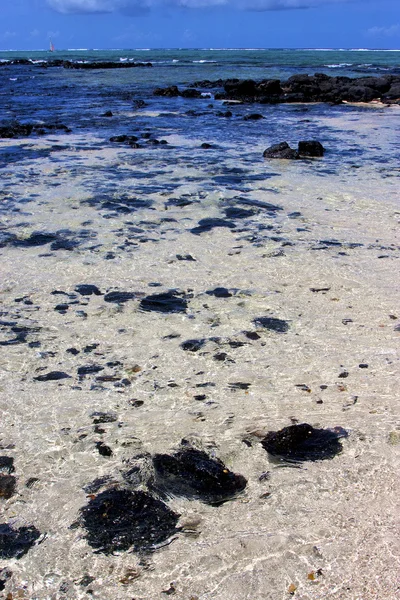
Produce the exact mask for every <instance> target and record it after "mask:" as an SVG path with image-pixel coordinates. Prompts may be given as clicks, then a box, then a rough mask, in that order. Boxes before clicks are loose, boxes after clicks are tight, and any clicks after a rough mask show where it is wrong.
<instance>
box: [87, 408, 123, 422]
mask: <svg viewBox="0 0 400 600" xmlns="http://www.w3.org/2000/svg"><path fill="white" fill-rule="evenodd" d="M90 418H91V419H93V423H94V424H95V425H97V424H98V423H115V421H116V420H117V419H118V415H117V413H114V412H108V413H106V412H101V411H95V412H93V413H92V414H91V415H90Z"/></svg>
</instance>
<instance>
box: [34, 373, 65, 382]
mask: <svg viewBox="0 0 400 600" xmlns="http://www.w3.org/2000/svg"><path fill="white" fill-rule="evenodd" d="M33 379H35V381H59V380H60V379H71V375H68V374H67V373H64V371H50V373H46V374H45V375H38V376H37V377H34V378H33Z"/></svg>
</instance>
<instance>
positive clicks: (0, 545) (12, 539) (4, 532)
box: [0, 523, 40, 559]
mask: <svg viewBox="0 0 400 600" xmlns="http://www.w3.org/2000/svg"><path fill="white" fill-rule="evenodd" d="M39 537H40V532H39V531H38V530H37V529H36V527H33V526H30V527H20V528H19V529H12V528H11V527H10V526H9V525H8V524H7V523H1V524H0V558H5V559H7V558H21V556H23V555H24V554H26V553H27V552H28V551H29V550H30V549H31V548H32V546H33V545H34V543H35V542H36V540H37V539H38V538H39Z"/></svg>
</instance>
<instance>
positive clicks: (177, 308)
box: [139, 290, 188, 313]
mask: <svg viewBox="0 0 400 600" xmlns="http://www.w3.org/2000/svg"><path fill="white" fill-rule="evenodd" d="M187 307H188V303H187V300H186V298H185V297H184V296H183V295H182V294H180V293H179V292H176V291H175V290H169V291H168V292H163V293H162V294H152V295H151V296H146V297H145V298H143V299H142V300H141V302H140V305H139V308H140V309H141V310H144V311H155V312H161V313H181V312H186V309H187Z"/></svg>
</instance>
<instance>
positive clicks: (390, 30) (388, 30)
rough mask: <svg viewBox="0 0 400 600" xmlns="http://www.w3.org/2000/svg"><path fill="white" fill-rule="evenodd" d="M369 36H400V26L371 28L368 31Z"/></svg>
mask: <svg viewBox="0 0 400 600" xmlns="http://www.w3.org/2000/svg"><path fill="white" fill-rule="evenodd" d="M367 34H368V35H370V36H371V37H393V36H395V35H400V25H399V24H398V23H396V25H390V27H371V29H368V30H367Z"/></svg>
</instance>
